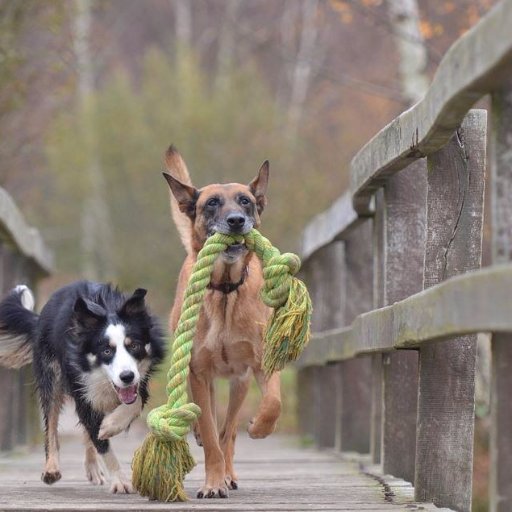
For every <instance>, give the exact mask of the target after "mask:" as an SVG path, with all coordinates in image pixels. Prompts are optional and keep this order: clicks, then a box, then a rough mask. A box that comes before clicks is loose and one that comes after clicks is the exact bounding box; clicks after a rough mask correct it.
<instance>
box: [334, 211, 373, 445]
mask: <svg viewBox="0 0 512 512" xmlns="http://www.w3.org/2000/svg"><path fill="white" fill-rule="evenodd" d="M344 245H345V269H346V272H345V274H346V276H345V286H346V301H345V319H344V324H348V323H350V322H352V321H353V319H354V318H355V317H356V316H357V315H359V314H361V313H364V312H366V311H370V310H371V309H372V300H373V290H372V286H373V272H372V258H373V254H372V221H371V220H367V221H366V222H364V224H361V225H360V226H359V227H358V228H357V229H356V230H354V231H353V232H352V233H350V234H349V235H348V236H347V237H346V238H345V243H344ZM340 379H341V384H340V386H341V390H340V411H341V414H340V418H339V422H340V423H339V428H338V431H337V432H338V438H337V439H338V443H337V448H338V449H339V450H342V451H355V452H359V453H368V452H369V451H370V425H371V401H372V400H371V390H372V387H371V379H372V367H371V357H368V356H363V357H358V358H354V359H351V360H348V361H344V362H342V363H341V372H340Z"/></svg>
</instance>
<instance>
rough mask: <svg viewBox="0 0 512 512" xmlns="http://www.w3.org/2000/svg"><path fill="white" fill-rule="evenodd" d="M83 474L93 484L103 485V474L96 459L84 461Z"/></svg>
mask: <svg viewBox="0 0 512 512" xmlns="http://www.w3.org/2000/svg"><path fill="white" fill-rule="evenodd" d="M85 475H86V476H87V480H89V482H91V484H93V485H103V484H104V483H105V474H104V473H103V470H102V469H101V467H100V465H99V463H98V461H94V462H87V461H86V462H85Z"/></svg>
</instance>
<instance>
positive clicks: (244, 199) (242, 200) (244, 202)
mask: <svg viewBox="0 0 512 512" xmlns="http://www.w3.org/2000/svg"><path fill="white" fill-rule="evenodd" d="M238 202H239V203H240V204H241V205H242V206H247V205H249V204H250V203H251V200H250V199H249V198H248V197H245V196H242V197H241V198H240V199H239V200H238Z"/></svg>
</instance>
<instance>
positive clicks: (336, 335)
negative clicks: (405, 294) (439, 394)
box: [297, 265, 512, 367]
mask: <svg viewBox="0 0 512 512" xmlns="http://www.w3.org/2000/svg"><path fill="white" fill-rule="evenodd" d="M511 290H512V265H498V266H495V267H489V268H486V269H482V270H479V271H476V272H471V273H468V274H466V275H463V276H459V277H454V278H451V279H449V280H447V281H446V282H444V283H443V284H440V285H437V286H435V287H432V288H431V289H429V290H425V291H423V292H420V293H417V294H415V295H413V296H411V297H409V298H408V299H405V300H403V301H400V302H397V303H396V304H393V306H386V307H384V308H381V309H377V310H374V311H370V312H368V313H365V314H362V315H359V316H358V317H357V318H356V320H355V321H354V322H353V323H352V326H351V327H344V328H339V329H331V330H328V331H323V332H320V333H316V334H315V335H314V337H313V340H312V341H311V342H310V344H309V345H308V347H307V348H306V349H305V350H304V352H303V354H302V356H301V358H300V359H299V361H298V362H297V366H298V367H306V366H310V365H312V364H314V365H323V364H326V363H328V362H336V361H345V360H347V359H350V358H352V357H356V356H358V355H363V354H373V353H376V352H390V351H393V350H397V349H410V348H420V347H421V346H424V345H427V344H430V343H434V342H437V341H439V340H442V339H445V338H449V337H452V336H458V335H464V334H471V333H479V332H512V315H510V311H512V292H511ZM489 297H492V300H489ZM454 304H457V307H456V308H455V307H453V305H454Z"/></svg>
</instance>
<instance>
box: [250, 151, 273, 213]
mask: <svg viewBox="0 0 512 512" xmlns="http://www.w3.org/2000/svg"><path fill="white" fill-rule="evenodd" d="M268 175H269V163H268V160H265V161H264V162H263V164H262V166H261V167H260V170H259V171H258V176H256V178H254V179H253V180H252V181H251V183H249V189H250V191H251V193H252V195H253V196H254V197H255V198H256V206H257V207H258V213H261V212H262V211H263V209H264V208H265V206H266V205H267V198H266V193H267V186H268Z"/></svg>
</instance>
